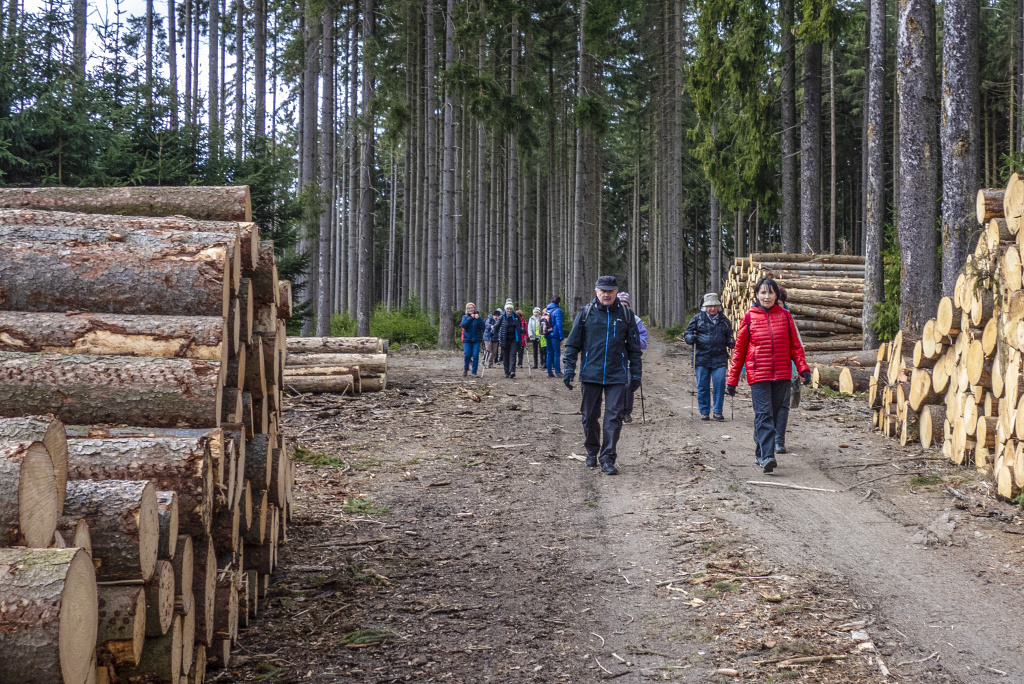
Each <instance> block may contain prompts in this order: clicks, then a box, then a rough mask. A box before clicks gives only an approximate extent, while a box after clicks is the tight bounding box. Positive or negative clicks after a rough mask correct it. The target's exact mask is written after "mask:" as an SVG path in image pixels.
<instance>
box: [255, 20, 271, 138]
mask: <svg viewBox="0 0 1024 684" xmlns="http://www.w3.org/2000/svg"><path fill="white" fill-rule="evenodd" d="M252 49H253V61H252V67H253V84H252V88H253V132H254V134H255V135H254V138H255V140H254V143H255V144H256V146H257V147H256V150H257V151H259V152H262V151H265V147H264V141H263V138H264V137H265V136H266V134H267V131H266V125H267V0H253V39H252Z"/></svg>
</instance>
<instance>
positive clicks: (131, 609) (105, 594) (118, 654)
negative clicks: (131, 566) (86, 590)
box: [96, 584, 146, 667]
mask: <svg viewBox="0 0 1024 684" xmlns="http://www.w3.org/2000/svg"><path fill="white" fill-rule="evenodd" d="M98 606H99V633H98V634H97V637H96V638H97V644H98V648H99V651H100V653H101V655H102V654H109V655H110V657H111V658H112V659H113V662H114V663H115V664H118V665H130V666H132V667H134V666H135V665H138V663H139V657H140V656H141V655H142V648H143V646H144V645H145V643H146V589H145V587H144V586H142V585H140V584H127V585H124V584H122V585H104V586H100V587H99V591H98ZM104 660H106V658H104Z"/></svg>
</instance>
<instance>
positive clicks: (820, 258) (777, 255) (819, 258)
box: [749, 252, 864, 266]
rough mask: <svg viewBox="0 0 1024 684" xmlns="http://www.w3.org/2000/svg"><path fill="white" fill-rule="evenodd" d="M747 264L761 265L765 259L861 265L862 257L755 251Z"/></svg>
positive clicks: (862, 262)
mask: <svg viewBox="0 0 1024 684" xmlns="http://www.w3.org/2000/svg"><path fill="white" fill-rule="evenodd" d="M749 259H750V261H749V264H751V265H753V266H759V265H763V264H764V262H766V261H783V262H788V263H798V264H802V263H808V262H818V263H822V264H852V265H854V266H858V265H859V266H863V265H864V257H862V256H853V255H850V254H803V253H800V252H796V253H787V252H755V253H753V254H751V255H750V256H749Z"/></svg>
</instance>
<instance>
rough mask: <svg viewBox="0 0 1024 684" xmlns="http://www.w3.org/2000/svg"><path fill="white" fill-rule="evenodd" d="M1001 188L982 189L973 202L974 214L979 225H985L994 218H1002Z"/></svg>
mask: <svg viewBox="0 0 1024 684" xmlns="http://www.w3.org/2000/svg"><path fill="white" fill-rule="evenodd" d="M1003 195H1004V191H1003V189H1002V188H982V189H981V190H978V195H977V197H976V199H975V201H974V212H975V215H976V216H977V218H978V223H979V224H980V225H985V224H986V223H988V222H989V221H991V220H992V219H994V218H1003Z"/></svg>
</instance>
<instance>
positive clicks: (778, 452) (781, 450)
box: [775, 447, 787, 454]
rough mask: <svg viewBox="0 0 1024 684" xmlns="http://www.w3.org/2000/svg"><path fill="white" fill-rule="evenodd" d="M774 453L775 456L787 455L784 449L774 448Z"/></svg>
mask: <svg viewBox="0 0 1024 684" xmlns="http://www.w3.org/2000/svg"><path fill="white" fill-rule="evenodd" d="M775 453H777V454H785V453H787V451H786V447H775Z"/></svg>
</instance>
